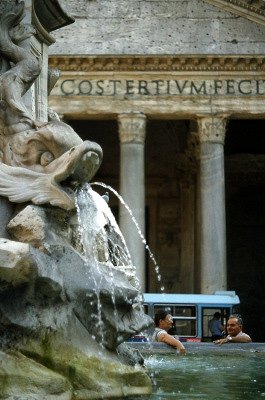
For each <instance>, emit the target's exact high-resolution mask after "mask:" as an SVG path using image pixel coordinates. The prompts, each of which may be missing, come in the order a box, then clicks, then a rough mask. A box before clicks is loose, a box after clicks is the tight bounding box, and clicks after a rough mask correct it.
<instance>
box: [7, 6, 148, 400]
mask: <svg viewBox="0 0 265 400" xmlns="http://www.w3.org/2000/svg"><path fill="white" fill-rule="evenodd" d="M7 4H9V6H8V7H7V8H6V9H4V11H3V9H2V10H1V9H0V13H1V14H0V54H1V75H0V199H1V202H0V205H1V204H2V210H0V216H1V219H2V221H1V224H2V227H1V232H3V231H4V232H7V235H4V237H2V238H0V398H2V399H10V400H11V399H12V400H14V399H19V400H23V399H27V400H28V399H45V400H50V399H56V400H60V399H62V400H68V399H69V400H70V399H99V398H103V399H111V398H121V399H124V398H126V397H132V396H133V397H134V398H135V397H136V396H138V395H148V394H150V390H151V385H150V379H149V377H148V376H147V375H146V373H145V371H144V369H143V367H142V366H140V361H141V359H140V357H139V358H138V359H137V357H135V358H134V360H136V363H135V365H133V366H132V365H129V364H130V363H131V362H130V363H129V362H128V363H126V362H125V361H124V359H125V358H126V357H122V358H121V357H119V356H118V353H119V352H118V351H117V348H120V346H122V345H121V343H123V342H124V341H125V340H126V339H127V338H129V337H130V336H132V335H133V334H135V333H138V332H140V331H141V330H143V329H145V328H147V327H148V326H149V325H150V319H149V318H148V317H147V316H146V315H145V314H144V312H143V309H142V304H141V293H140V292H139V290H138V287H137V283H136V279H135V275H134V268H133V266H132V265H131V264H130V256H129V254H128V251H127V248H126V245H125V244H124V241H123V238H122V235H121V233H120V231H119V228H118V226H117V224H116V222H115V220H114V218H113V215H112V214H111V211H110V209H109V207H108V206H107V204H106V202H105V201H104V200H103V199H102V197H101V196H99V195H98V194H97V193H96V192H95V191H94V190H92V189H91V187H90V186H89V185H87V186H86V189H85V191H84V193H85V197H83V198H82V196H81V197H80V198H81V200H82V199H83V200H82V201H80V203H77V200H76V196H75V189H76V188H77V187H80V186H82V185H84V184H85V183H87V182H89V181H90V180H91V179H92V178H93V176H94V174H95V173H96V171H97V170H98V168H99V166H100V163H101V160H102V150H101V148H100V146H99V145H97V144H96V143H92V142H89V141H82V140H81V138H80V137H79V136H78V135H77V134H76V132H74V130H73V129H72V128H71V127H70V126H69V125H67V124H65V123H63V122H62V121H60V119H59V118H58V116H57V115H56V113H52V112H51V113H50V116H49V118H48V121H46V122H44V121H38V120H36V119H34V118H33V117H32V110H30V109H28V107H26V105H25V104H24V102H23V99H24V95H25V93H27V91H28V90H30V89H31V88H32V87H33V84H34V82H35V81H36V79H38V77H39V75H40V73H41V69H42V59H41V57H39V56H36V55H34V54H33V52H31V51H29V50H27V49H25V48H24V47H23V46H21V45H20V43H22V42H23V40H24V39H25V38H26V37H29V36H30V35H34V30H33V29H32V27H31V26H30V25H26V24H24V23H23V16H24V3H23V2H19V1H17V0H12V1H11V2H7ZM53 76H54V75H52V74H51V78H52V77H53ZM52 80H53V81H54V79H51V81H52ZM80 193H81V192H80ZM3 204H4V206H5V207H6V208H3ZM10 206H11V207H10ZM3 210H9V211H8V213H5V211H3ZM10 210H12V212H11V211H10ZM78 210H79V212H78V213H77V211H78ZM6 220H7V221H6ZM5 221H6V223H5ZM80 221H81V222H83V225H84V226H83V231H84V232H83V233H84V238H85V239H84V240H83V241H82V240H81V239H80V236H81V234H82V232H81V231H80V224H79V223H80ZM3 225H4V226H3ZM125 264H127V265H125ZM123 344H124V343H123ZM120 353H121V352H120ZM130 361H131V360H130ZM137 361H139V363H137Z"/></svg>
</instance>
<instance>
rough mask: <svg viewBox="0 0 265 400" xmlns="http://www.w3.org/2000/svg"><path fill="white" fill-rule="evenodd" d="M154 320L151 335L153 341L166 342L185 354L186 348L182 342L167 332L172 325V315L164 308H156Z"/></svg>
mask: <svg viewBox="0 0 265 400" xmlns="http://www.w3.org/2000/svg"><path fill="white" fill-rule="evenodd" d="M154 322H155V331H154V333H153V336H152V340H153V342H163V343H166V344H168V345H169V346H172V347H174V348H175V349H177V350H178V351H179V352H180V353H183V354H185V353H186V349H185V347H184V346H183V344H182V343H181V342H180V341H179V340H178V339H176V338H175V337H174V336H172V335H169V334H168V331H169V330H170V329H171V328H172V326H173V318H172V315H170V314H169V313H168V312H167V311H165V310H158V311H157V312H156V314H155V318H154Z"/></svg>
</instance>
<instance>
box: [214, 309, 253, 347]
mask: <svg viewBox="0 0 265 400" xmlns="http://www.w3.org/2000/svg"><path fill="white" fill-rule="evenodd" d="M242 328H243V320H242V318H241V316H240V315H238V314H236V315H230V317H229V319H228V321H227V325H226V330H227V333H228V335H227V336H226V337H225V338H223V339H218V340H215V341H214V343H215V344H224V343H249V342H252V339H251V337H250V336H249V335H247V334H246V333H244V332H243V331H242Z"/></svg>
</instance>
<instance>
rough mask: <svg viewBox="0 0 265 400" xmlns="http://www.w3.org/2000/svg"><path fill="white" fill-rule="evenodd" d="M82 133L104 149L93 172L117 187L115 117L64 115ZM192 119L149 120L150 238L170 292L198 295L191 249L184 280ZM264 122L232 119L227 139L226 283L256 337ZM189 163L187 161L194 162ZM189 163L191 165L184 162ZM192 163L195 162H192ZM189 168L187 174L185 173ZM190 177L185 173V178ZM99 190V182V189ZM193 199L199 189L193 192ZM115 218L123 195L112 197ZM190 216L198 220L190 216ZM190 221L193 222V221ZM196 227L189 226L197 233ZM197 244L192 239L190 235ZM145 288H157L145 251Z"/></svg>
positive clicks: (264, 276) (263, 225)
mask: <svg viewBox="0 0 265 400" xmlns="http://www.w3.org/2000/svg"><path fill="white" fill-rule="evenodd" d="M67 122H68V123H69V124H70V125H72V126H73V128H74V129H75V130H76V131H77V132H78V134H79V135H80V136H81V137H82V138H83V139H88V140H93V141H96V142H97V143H99V144H100V145H101V146H102V148H103V162H102V165H101V167H100V169H99V171H98V173H97V175H96V177H95V180H96V181H100V182H104V183H105V184H108V185H110V186H112V187H113V188H114V189H115V190H117V191H118V192H119V168H120V164H119V137H118V124H117V122H116V121H115V120H71V121H67ZM188 131H189V121H187V120H154V119H150V120H148V123H147V133H146V143H145V157H146V158H145V159H146V163H145V174H146V224H147V230H146V231H147V242H148V243H149V246H150V248H151V251H152V252H153V253H154V255H155V259H156V261H157V263H158V265H159V266H160V270H161V274H162V284H163V285H164V286H165V291H166V292H177V293H184V292H195V293H196V290H197V288H196V252H195V250H194V251H193V253H194V254H191V255H190V257H191V262H192V263H193V264H194V265H193V273H192V274H191V276H190V280H192V281H193V282H190V284H189V285H188V286H187V285H183V284H182V275H183V271H182V270H181V263H182V259H183V255H182V252H183V246H186V251H187V250H188V249H189V247H187V244H184V243H183V239H182V237H183V236H182V230H183V226H184V225H185V221H184V225H183V218H181V212H182V207H183V205H182V201H181V196H182V191H183V187H185V185H186V183H187V182H186V181H187V179H188V180H189V182H190V180H191V181H192V180H194V182H195V181H196V166H195V167H194V160H192V159H190V160H189V154H190V152H189V151H187V150H188V145H189V134H188ZM264 132H265V120H262V119H259V120H254V119H253V120H247V119H244V120H243V119H242V120H230V121H229V123H228V125H227V133H226V140H225V148H224V151H225V178H226V185H225V190H226V229H227V289H228V290H235V291H236V293H237V294H238V295H239V297H240V299H241V312H242V315H243V318H244V322H245V327H244V329H245V330H246V331H247V332H248V333H250V334H251V336H252V338H253V340H255V341H264V336H263V333H264V330H265V317H264V313H263V310H264V307H265V297H264V282H265V257H264V255H265V206H264V204H265V141H264V134H265V133H264ZM189 163H190V164H189ZM187 166H188V167H187ZM189 167H190V168H189ZM187 168H188V169H190V172H189V173H187ZM187 176H188V178H187ZM96 190H98V191H99V192H101V189H100V188H98V187H97V188H96ZM194 201H195V195H194ZM110 206H111V208H112V209H113V212H114V214H115V215H116V216H118V212H117V210H118V199H117V198H116V197H115V196H114V195H110ZM189 221H195V216H194V215H193V216H190V219H189ZM189 223H190V222H189ZM193 234H194V230H193V229H190V235H192V236H193ZM190 242H191V245H192V247H194V246H195V240H194V237H190ZM146 271H147V288H146V290H147V291H150V292H152V291H158V290H159V285H160V283H158V282H157V279H156V274H155V272H154V267H153V264H152V263H151V261H150V259H149V257H148V256H147V268H146Z"/></svg>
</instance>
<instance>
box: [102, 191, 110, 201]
mask: <svg viewBox="0 0 265 400" xmlns="http://www.w3.org/2000/svg"><path fill="white" fill-rule="evenodd" d="M101 197H102V199H104V200H105V202H106V203H108V202H109V192H105V193H104V194H103V195H102V196H101Z"/></svg>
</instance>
